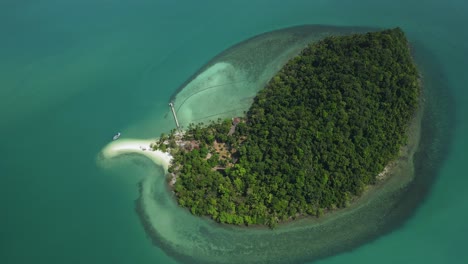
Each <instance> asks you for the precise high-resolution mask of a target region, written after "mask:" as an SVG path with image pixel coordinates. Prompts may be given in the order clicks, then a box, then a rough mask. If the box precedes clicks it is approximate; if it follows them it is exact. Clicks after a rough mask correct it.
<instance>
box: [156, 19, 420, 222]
mask: <svg viewBox="0 0 468 264" xmlns="http://www.w3.org/2000/svg"><path fill="white" fill-rule="evenodd" d="M418 78H419V76H418V72H417V69H416V67H415V65H414V63H413V60H412V58H411V55H410V50H409V45H408V42H407V40H406V37H405V35H404V33H403V32H402V31H401V29H399V28H396V29H392V30H385V31H380V32H372V33H366V34H356V35H351V36H340V37H328V38H326V39H324V40H322V41H320V42H317V43H314V44H310V45H309V46H307V47H306V48H305V49H304V50H303V51H302V52H301V53H300V54H299V55H298V56H297V57H295V58H293V59H292V60H290V61H289V62H288V63H287V64H286V65H285V66H284V67H283V69H282V70H281V71H280V72H278V74H277V75H276V76H274V77H273V78H272V80H271V81H270V82H269V83H268V84H267V86H266V87H265V88H264V89H263V90H261V91H260V92H259V93H258V94H257V96H256V97H255V99H254V102H253V104H252V105H251V107H250V109H249V110H248V111H247V112H246V113H245V116H242V117H236V118H233V119H226V120H222V119H219V120H218V121H217V122H211V123H209V124H203V123H200V124H190V125H189V127H188V128H187V129H186V130H185V131H184V132H177V131H176V130H173V131H172V132H171V133H170V134H169V135H167V136H166V135H161V137H160V139H159V140H158V141H157V142H156V143H154V144H152V148H153V150H156V149H158V150H161V151H163V152H170V153H171V155H172V157H173V159H172V161H171V166H170V167H169V173H170V175H171V177H172V178H171V183H172V186H173V189H174V192H175V194H176V198H177V201H178V203H179V204H180V205H181V206H183V207H187V208H188V209H189V210H190V211H191V212H192V213H193V214H194V215H200V216H209V217H211V218H212V219H214V220H215V221H218V222H220V223H227V224H236V225H252V224H261V225H268V226H270V227H273V226H275V225H276V224H277V223H279V222H284V221H288V220H290V219H295V218H297V217H301V216H307V215H311V216H320V215H322V214H323V213H325V212H326V211H329V210H334V209H337V208H344V207H346V206H348V205H349V204H350V203H351V202H352V201H353V199H354V198H355V197H359V196H360V195H361V194H362V192H363V191H364V190H365V187H366V186H368V185H372V184H374V183H375V182H376V181H377V176H378V175H379V174H380V175H382V172H384V171H385V170H386V168H387V167H388V165H389V164H391V162H393V161H395V160H396V159H397V158H398V156H399V153H400V150H401V148H402V147H404V146H405V144H406V141H407V128H408V125H409V123H410V122H411V119H412V117H413V116H414V114H415V112H416V109H417V108H418V101H419V95H420V84H419V81H418Z"/></svg>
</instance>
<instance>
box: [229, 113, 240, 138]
mask: <svg viewBox="0 0 468 264" xmlns="http://www.w3.org/2000/svg"><path fill="white" fill-rule="evenodd" d="M240 121H241V119H240V118H239V117H233V118H232V126H231V129H229V133H228V136H230V135H232V134H234V132H235V131H236V126H237V125H238V124H239V123H240Z"/></svg>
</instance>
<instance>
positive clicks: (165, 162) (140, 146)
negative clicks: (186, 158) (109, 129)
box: [101, 139, 172, 172]
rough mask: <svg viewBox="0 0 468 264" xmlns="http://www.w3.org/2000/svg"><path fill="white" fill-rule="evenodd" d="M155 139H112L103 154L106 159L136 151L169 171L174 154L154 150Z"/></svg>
mask: <svg viewBox="0 0 468 264" xmlns="http://www.w3.org/2000/svg"><path fill="white" fill-rule="evenodd" d="M152 142H154V140H141V139H119V140H116V141H112V142H111V143H109V144H108V145H107V146H105V147H104V148H103V149H102V152H101V153H102V156H103V158H105V159H110V158H113V157H117V156H119V155H122V154H128V153H136V154H140V155H143V156H145V157H147V158H149V159H151V160H152V161H153V162H154V163H155V164H157V165H159V166H161V167H163V168H164V171H165V172H167V169H168V168H169V165H170V164H171V160H172V156H171V155H170V154H169V153H166V152H162V151H160V150H156V151H153V150H152V149H151V147H150V145H151V143H152Z"/></svg>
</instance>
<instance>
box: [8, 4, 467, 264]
mask: <svg viewBox="0 0 468 264" xmlns="http://www.w3.org/2000/svg"><path fill="white" fill-rule="evenodd" d="M226 2H227V1H226ZM467 7H468V5H467V4H465V3H463V2H462V1H448V2H444V3H442V2H436V1H401V2H400V1H386V3H376V2H375V1H290V3H285V1H236V2H235V3H222V2H219V1H201V2H196V3H195V2H193V1H102V2H101V1H51V0H48V1H41V2H40V3H38V2H36V1H9V2H8V1H2V2H1V3H0V36H1V39H2V41H1V42H0V128H1V130H0V140H1V146H2V147H1V150H2V151H1V159H0V201H1V207H0V208H1V209H2V215H1V218H0V226H1V227H0V261H1V262H2V263H86V262H87V263H176V261H175V260H173V259H172V258H171V257H169V256H168V255H166V253H165V251H163V250H162V249H160V248H158V247H157V246H153V245H152V243H151V240H150V239H149V238H148V237H147V235H146V234H145V231H144V229H143V226H142V225H141V223H140V220H139V218H138V215H137V214H136V213H135V200H136V199H137V198H138V196H139V195H138V183H139V182H140V181H141V180H142V179H144V178H146V177H148V173H149V172H150V171H151V174H154V175H156V176H157V175H158V173H160V172H159V171H158V170H157V169H156V168H153V167H152V166H153V165H151V164H150V163H149V162H146V161H143V160H141V159H137V158H134V159H128V158H127V159H125V158H122V159H118V162H114V163H113V166H112V167H111V168H110V169H102V168H99V167H98V166H97V165H96V155H97V153H99V151H100V150H101V149H102V147H103V146H104V145H105V144H107V143H108V142H109V139H110V138H111V137H112V135H113V134H114V133H115V132H117V131H121V132H123V137H129V138H131V137H136V138H147V137H155V136H157V135H159V134H160V133H161V132H167V131H168V130H169V129H171V128H172V126H173V123H172V120H170V119H169V118H166V117H165V115H166V114H167V113H168V110H169V109H168V107H167V102H168V101H169V99H170V98H171V96H172V95H173V93H174V92H176V91H177V89H178V87H180V85H182V84H183V83H184V82H185V81H186V80H187V79H188V78H190V77H191V76H192V74H194V73H195V72H197V70H198V69H199V68H200V67H202V66H203V65H204V64H205V63H206V62H208V61H209V60H210V59H212V58H213V57H214V56H215V55H217V54H218V53H220V52H222V51H223V50H225V49H227V48H228V47H230V46H231V45H234V44H236V43H238V42H240V41H242V40H244V39H246V38H248V37H251V36H254V35H257V34H259V33H262V32H266V31H271V30H274V29H278V28H284V27H288V26H293V25H301V24H330V25H341V26H346V25H349V26H375V27H393V26H401V27H402V28H403V29H404V30H405V31H406V32H407V34H408V37H409V38H410V40H411V41H412V42H414V43H418V44H419V45H420V46H421V45H422V46H423V47H424V52H420V53H419V54H421V55H420V57H419V61H421V62H425V60H428V62H427V65H428V66H426V67H429V68H431V67H432V68H433V69H434V70H436V72H438V73H439V74H437V73H432V74H431V76H427V77H426V78H427V80H429V81H430V80H431V79H433V83H435V82H437V83H438V84H440V85H439V86H443V87H440V88H439V89H441V90H444V91H447V90H448V92H450V94H452V96H453V100H454V101H453V103H451V107H453V108H454V111H452V110H450V111H449V110H446V111H445V110H444V111H443V112H449V113H452V112H454V113H455V121H456V125H455V127H454V128H451V127H450V133H448V135H450V136H451V140H447V141H446V142H448V143H450V145H449V146H447V150H446V152H445V150H444V151H442V153H441V155H443V156H444V157H445V158H446V159H445V160H444V163H443V164H442V165H440V166H439V164H436V165H437V166H435V169H440V170H438V173H437V177H436V179H435V182H434V185H432V186H428V187H427V188H430V190H429V196H428V197H427V198H426V199H424V200H423V202H422V204H421V207H419V208H418V209H417V210H416V211H415V212H414V214H413V215H412V216H411V217H410V218H409V220H408V221H406V222H405V223H404V225H402V226H398V228H397V229H395V230H394V231H393V232H391V233H388V234H386V235H384V236H380V237H379V238H377V239H376V240H373V241H372V242H370V243H367V244H365V245H363V246H361V247H358V248H356V249H355V250H353V251H351V252H347V253H342V254H339V255H337V256H334V257H331V258H327V259H323V260H321V261H320V263H373V262H375V261H376V260H378V261H379V262H381V263H394V262H400V263H409V262H414V263H441V262H442V263H463V262H468V256H467V255H466V253H465V252H464V251H463V249H464V248H465V246H464V245H465V244H466V242H467V239H466V237H465V234H466V233H468V226H467V225H466V221H467V220H468V214H467V213H466V212H467V211H468V210H467V209H468V204H467V203H466V202H465V200H466V198H467V194H466V192H464V188H465V186H466V184H467V183H468V180H467V179H466V177H464V175H465V174H466V173H465V172H464V171H465V168H464V166H463V165H464V163H465V162H466V161H467V159H466V156H465V152H466V151H465V149H466V147H467V145H468V142H467V140H466V137H464V135H465V134H466V133H467V130H468V122H467V121H466V118H464V113H466V112H467V110H468V109H466V107H467V104H466V101H467V92H466V90H465V89H464V86H465V83H466V82H467V80H466V79H467V77H466V74H464V71H465V69H466V62H465V60H466V58H467V57H468V56H467V55H468V54H467V52H468V50H467V48H466V41H467V40H468V33H467V32H466V31H465V30H464V25H466V23H467V22H468V21H467V20H468V19H467V18H465V13H466V11H467V9H468V8H467ZM428 54H430V56H429V55H428ZM434 62H436V63H434ZM429 72H431V71H429ZM444 94H445V93H444ZM447 119H449V118H447ZM436 121H437V122H441V123H442V124H443V123H444V122H443V121H441V120H440V118H439V119H436ZM444 142H445V141H444ZM415 184H420V185H424V184H425V183H420V182H416V183H415ZM422 188H423V189H424V188H426V187H425V186H423V187H422Z"/></svg>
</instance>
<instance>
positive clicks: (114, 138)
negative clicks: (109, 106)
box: [112, 132, 120, 140]
mask: <svg viewBox="0 0 468 264" xmlns="http://www.w3.org/2000/svg"><path fill="white" fill-rule="evenodd" d="M119 137H120V132H118V133H117V134H115V136H114V137H113V138H112V140H116V139H118V138H119Z"/></svg>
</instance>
